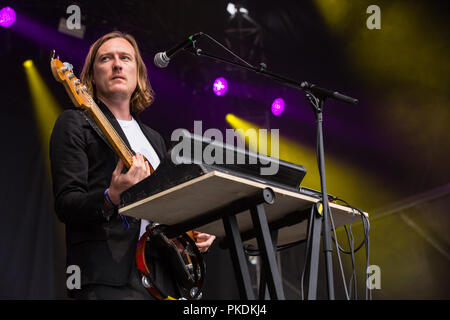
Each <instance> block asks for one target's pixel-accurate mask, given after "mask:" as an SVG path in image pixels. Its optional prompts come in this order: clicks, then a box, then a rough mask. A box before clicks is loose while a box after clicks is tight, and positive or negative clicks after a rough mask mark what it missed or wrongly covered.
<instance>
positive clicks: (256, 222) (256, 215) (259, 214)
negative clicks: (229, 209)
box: [250, 204, 285, 300]
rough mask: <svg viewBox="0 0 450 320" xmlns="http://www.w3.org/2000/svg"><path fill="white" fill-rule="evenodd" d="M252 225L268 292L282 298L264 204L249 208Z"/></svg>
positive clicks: (278, 298) (274, 297) (274, 296)
mask: <svg viewBox="0 0 450 320" xmlns="http://www.w3.org/2000/svg"><path fill="white" fill-rule="evenodd" d="M250 212H251V215H252V220H253V226H254V228H255V230H256V239H257V241H258V248H259V251H260V254H261V258H262V267H263V270H264V276H265V278H266V281H267V285H268V287H269V293H270V296H271V298H272V299H276V300H284V299H285V298H284V292H283V287H282V285H281V277H280V274H279V272H278V265H277V261H276V257H275V252H274V249H273V243H272V239H271V237H270V230H269V225H268V224H267V219H266V214H265V212H264V204H258V205H256V206H255V207H253V208H251V209H250Z"/></svg>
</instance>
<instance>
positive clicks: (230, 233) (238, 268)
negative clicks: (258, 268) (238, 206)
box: [222, 215, 255, 300]
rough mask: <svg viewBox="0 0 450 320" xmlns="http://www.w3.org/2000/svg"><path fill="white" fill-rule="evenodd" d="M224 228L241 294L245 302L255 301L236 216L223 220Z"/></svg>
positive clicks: (225, 217)
mask: <svg viewBox="0 0 450 320" xmlns="http://www.w3.org/2000/svg"><path fill="white" fill-rule="evenodd" d="M222 221H223V226H224V228H225V232H226V234H227V240H228V243H229V246H228V247H229V250H230V254H231V260H232V262H233V267H234V273H235V275H236V280H237V284H238V288H239V294H240V296H241V299H243V300H255V294H254V292H253V288H252V283H251V280H250V273H249V271H248V265H247V258H246V256H245V254H244V249H243V246H242V239H241V234H240V233H239V228H238V225H237V220H236V217H235V216H234V215H230V216H224V217H223V218H222Z"/></svg>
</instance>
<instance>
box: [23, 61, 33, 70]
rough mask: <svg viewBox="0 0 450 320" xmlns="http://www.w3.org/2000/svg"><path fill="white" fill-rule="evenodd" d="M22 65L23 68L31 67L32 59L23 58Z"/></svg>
mask: <svg viewBox="0 0 450 320" xmlns="http://www.w3.org/2000/svg"><path fill="white" fill-rule="evenodd" d="M23 66H24V67H25V68H31V67H32V66H33V60H31V59H28V60H25V61H24V62H23Z"/></svg>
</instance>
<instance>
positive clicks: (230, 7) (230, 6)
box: [227, 2, 248, 16]
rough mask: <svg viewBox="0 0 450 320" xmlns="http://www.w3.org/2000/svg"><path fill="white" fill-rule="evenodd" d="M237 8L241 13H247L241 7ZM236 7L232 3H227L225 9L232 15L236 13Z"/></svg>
mask: <svg viewBox="0 0 450 320" xmlns="http://www.w3.org/2000/svg"><path fill="white" fill-rule="evenodd" d="M238 8H239V12H240V13H243V14H248V10H247V9H245V8H243V7H238ZM238 8H236V6H235V5H234V3H231V2H230V3H228V5H227V11H228V13H229V14H230V15H232V16H234V15H235V14H236V12H238Z"/></svg>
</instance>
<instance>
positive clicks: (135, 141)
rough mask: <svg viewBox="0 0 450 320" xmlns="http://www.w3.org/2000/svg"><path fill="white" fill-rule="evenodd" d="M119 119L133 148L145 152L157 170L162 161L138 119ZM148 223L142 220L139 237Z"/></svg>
mask: <svg viewBox="0 0 450 320" xmlns="http://www.w3.org/2000/svg"><path fill="white" fill-rule="evenodd" d="M117 121H118V122H119V124H120V126H121V128H122V130H123V132H124V133H125V136H126V137H127V139H128V142H129V143H130V145H131V149H133V151H134V152H138V153H140V154H143V155H144V156H145V157H146V158H147V160H148V161H149V162H150V164H151V165H152V167H153V169H154V170H156V168H157V167H158V166H159V164H160V162H161V161H160V160H159V157H158V155H157V153H156V151H155V149H153V147H152V145H151V144H150V142H149V141H148V140H147V138H146V137H145V135H144V133H143V132H142V130H141V128H140V127H139V124H138V123H137V121H136V120H135V119H134V118H132V119H131V120H130V121H128V120H117ZM148 224H149V222H148V221H147V220H144V219H142V220H141V231H140V233H139V238H140V237H141V236H142V235H143V234H144V232H145V228H146V227H147V225H148Z"/></svg>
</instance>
